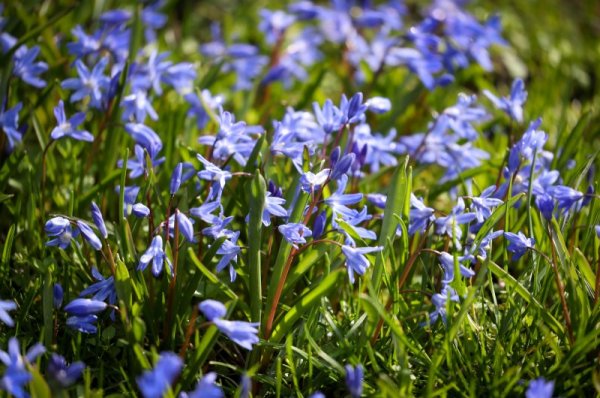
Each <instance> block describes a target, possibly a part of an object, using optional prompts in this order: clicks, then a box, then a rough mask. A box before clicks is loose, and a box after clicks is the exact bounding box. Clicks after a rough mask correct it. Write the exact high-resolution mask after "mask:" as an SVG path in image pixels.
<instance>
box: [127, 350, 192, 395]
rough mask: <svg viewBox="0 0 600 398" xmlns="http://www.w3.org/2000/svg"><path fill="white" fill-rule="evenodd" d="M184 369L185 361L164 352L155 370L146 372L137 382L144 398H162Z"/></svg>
mask: <svg viewBox="0 0 600 398" xmlns="http://www.w3.org/2000/svg"><path fill="white" fill-rule="evenodd" d="M182 368H183V360H182V359H181V358H179V356H178V355H176V354H174V353H172V352H162V353H161V354H160V358H159V359H158V361H157V362H156V365H155V366H154V369H152V370H147V371H145V372H144V373H143V374H142V375H141V376H139V377H138V378H137V379H136V381H137V384H138V387H139V388H140V391H141V393H142V395H143V396H144V398H161V397H163V396H164V395H165V393H166V392H167V391H168V389H169V388H170V387H171V385H172V384H173V382H175V379H177V376H179V374H180V373H181V369H182Z"/></svg>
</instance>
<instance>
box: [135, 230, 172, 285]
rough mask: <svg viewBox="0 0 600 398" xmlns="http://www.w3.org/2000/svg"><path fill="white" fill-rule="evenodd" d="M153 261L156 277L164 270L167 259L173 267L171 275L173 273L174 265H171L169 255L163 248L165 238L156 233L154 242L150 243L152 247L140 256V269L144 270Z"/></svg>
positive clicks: (153, 270)
mask: <svg viewBox="0 0 600 398" xmlns="http://www.w3.org/2000/svg"><path fill="white" fill-rule="evenodd" d="M150 261H152V274H153V275H154V276H155V277H158V276H159V275H160V273H161V272H162V270H163V266H164V263H165V261H166V262H167V264H169V268H170V269H171V275H172V274H173V267H172V266H171V260H169V258H168V257H167V255H166V254H165V252H164V250H163V240H162V238H161V237H160V235H156V236H155V237H154V238H153V239H152V242H151V243H150V247H149V248H148V249H147V250H146V252H144V254H142V257H140V263H139V265H138V270H139V271H144V270H145V269H146V267H148V264H149V263H150Z"/></svg>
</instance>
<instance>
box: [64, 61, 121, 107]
mask: <svg viewBox="0 0 600 398" xmlns="http://www.w3.org/2000/svg"><path fill="white" fill-rule="evenodd" d="M106 65H108V58H106V57H104V58H102V59H100V61H99V62H98V63H97V64H96V66H94V68H93V69H92V70H91V71H90V70H89V69H88V67H87V66H85V64H84V63H83V61H82V60H81V59H78V60H77V61H75V68H76V69H77V74H78V75H79V77H76V78H69V79H66V80H64V81H63V82H62V83H61V87H62V88H64V89H67V90H74V93H73V94H71V98H70V99H69V100H70V101H71V102H76V101H81V100H82V99H84V98H86V97H90V105H91V106H92V107H94V108H98V109H100V108H101V107H102V95H103V93H104V92H105V91H106V90H107V89H108V85H109V82H110V79H109V78H108V77H107V76H105V75H104V69H106Z"/></svg>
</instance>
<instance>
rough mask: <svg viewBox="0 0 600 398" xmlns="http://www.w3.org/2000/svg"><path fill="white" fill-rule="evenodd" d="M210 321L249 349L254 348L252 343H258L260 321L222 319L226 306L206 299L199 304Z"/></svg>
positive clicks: (235, 341)
mask: <svg viewBox="0 0 600 398" xmlns="http://www.w3.org/2000/svg"><path fill="white" fill-rule="evenodd" d="M198 309H199V310H200V311H202V313H203V314H204V316H205V317H206V318H207V319H208V321H209V322H212V323H214V324H215V326H216V327H217V328H218V329H219V330H220V331H221V332H222V333H225V335H227V337H229V338H230V339H231V340H233V342H234V343H236V344H238V345H240V346H242V347H244V348H245V349H247V350H251V349H252V345H253V344H256V343H258V341H259V339H258V336H257V334H258V329H257V327H258V326H259V325H260V323H251V322H243V321H228V320H225V319H222V317H223V316H225V314H226V313H227V309H226V308H225V306H224V305H223V304H222V303H220V302H218V301H216V300H205V301H203V302H201V303H200V304H199V305H198Z"/></svg>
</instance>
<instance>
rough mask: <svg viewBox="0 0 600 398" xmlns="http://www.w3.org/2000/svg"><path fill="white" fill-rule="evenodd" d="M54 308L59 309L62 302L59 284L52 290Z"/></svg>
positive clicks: (61, 290) (61, 291) (61, 289)
mask: <svg viewBox="0 0 600 398" xmlns="http://www.w3.org/2000/svg"><path fill="white" fill-rule="evenodd" d="M52 293H53V298H54V300H53V303H54V308H60V306H61V305H62V301H63V288H62V286H61V285H60V283H55V284H54V287H53V288H52Z"/></svg>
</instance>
